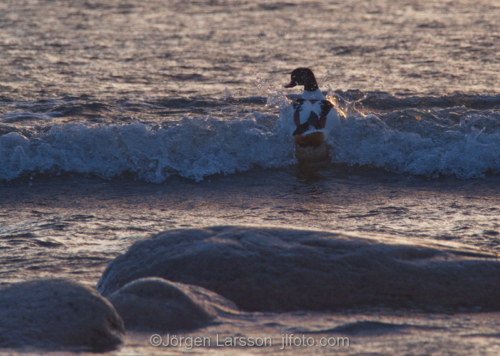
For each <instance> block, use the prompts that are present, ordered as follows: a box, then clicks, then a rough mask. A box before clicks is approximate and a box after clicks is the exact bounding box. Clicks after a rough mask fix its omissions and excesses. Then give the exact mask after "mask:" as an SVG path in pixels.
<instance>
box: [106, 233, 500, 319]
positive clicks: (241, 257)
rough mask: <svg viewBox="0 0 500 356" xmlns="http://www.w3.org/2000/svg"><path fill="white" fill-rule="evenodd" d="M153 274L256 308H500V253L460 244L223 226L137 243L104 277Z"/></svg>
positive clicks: (115, 283) (113, 284) (120, 281)
mask: <svg viewBox="0 0 500 356" xmlns="http://www.w3.org/2000/svg"><path fill="white" fill-rule="evenodd" d="M148 276H158V277H162V278H165V279H169V280H172V281H176V282H182V283H186V284H193V285H198V286H201V287H204V288H207V289H210V290H212V291H214V292H216V293H218V294H220V295H222V296H224V297H226V298H228V299H230V300H232V301H233V302H235V303H236V304H237V305H238V306H239V307H240V308H242V309H246V310H251V311H258V310H260V311H285V310H300V309H309V310H328V309H339V308H346V307H354V306H360V305H385V306H389V307H415V306H418V307H424V308H451V309H456V308H458V307H466V308H474V307H482V308H486V309H491V310H500V261H498V256H497V255H494V254H488V253H482V252H481V251H480V250H476V249H473V248H466V247H462V246H454V245H451V244H447V245H444V244H443V245H437V244H434V245H430V244H425V245H424V244H423V243H422V242H420V243H414V242H411V241H407V242H401V240H399V239H398V240H395V239H388V238H382V237H380V238H370V237H363V236H354V235H347V234H341V233H333V232H328V231H318V230H299V229H286V228H276V227H248V226H218V227H208V228H201V229H189V230H172V231H166V232H163V233H160V234H158V235H156V236H152V237H151V238H149V239H146V240H144V241H139V242H137V243H135V244H134V245H133V246H131V247H130V249H129V250H128V251H127V252H126V253H125V254H124V255H121V256H118V257H117V258H116V259H115V260H114V261H112V262H111V263H110V265H109V266H108V267H107V268H106V270H105V272H104V274H103V276H102V277H101V280H100V281H99V284H98V290H99V291H100V292H101V293H102V294H103V295H106V296H108V295H110V294H111V293H113V292H114V291H116V290H117V289H118V288H120V287H121V286H123V285H125V284H126V283H128V282H130V281H132V280H134V279H138V278H142V277H148Z"/></svg>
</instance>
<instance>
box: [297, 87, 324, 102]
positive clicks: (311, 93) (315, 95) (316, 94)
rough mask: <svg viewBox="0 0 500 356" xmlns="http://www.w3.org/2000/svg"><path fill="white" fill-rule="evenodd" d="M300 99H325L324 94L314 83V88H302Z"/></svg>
mask: <svg viewBox="0 0 500 356" xmlns="http://www.w3.org/2000/svg"><path fill="white" fill-rule="evenodd" d="M302 99H305V100H325V96H324V95H323V93H322V92H321V90H319V89H318V86H317V85H316V89H315V90H308V89H304V93H302Z"/></svg>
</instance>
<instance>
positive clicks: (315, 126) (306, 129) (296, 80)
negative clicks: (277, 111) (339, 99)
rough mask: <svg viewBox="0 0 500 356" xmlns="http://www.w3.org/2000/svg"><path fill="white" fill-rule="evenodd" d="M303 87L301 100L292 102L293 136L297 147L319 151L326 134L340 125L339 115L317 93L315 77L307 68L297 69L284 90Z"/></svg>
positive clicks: (317, 87) (318, 92)
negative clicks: (315, 148)
mask: <svg viewBox="0 0 500 356" xmlns="http://www.w3.org/2000/svg"><path fill="white" fill-rule="evenodd" d="M298 85H299V86H304V91H303V93H302V97H301V98H299V99H295V100H294V102H293V122H294V124H295V131H293V133H292V135H293V137H294V139H295V143H296V145H298V146H300V147H319V146H320V145H322V144H324V142H325V140H326V138H327V136H328V134H329V133H330V131H331V130H332V129H334V128H335V127H336V126H337V125H338V124H339V122H340V117H339V113H338V111H337V110H336V108H335V107H334V105H333V103H332V102H331V101H329V100H327V98H326V97H325V96H324V95H323V93H322V92H321V90H320V89H319V86H318V83H317V82H316V77H315V76H314V73H313V71H312V70H311V69H309V68H296V69H294V70H293V71H292V73H291V81H290V83H289V84H286V85H284V87H285V88H293V87H295V86H298Z"/></svg>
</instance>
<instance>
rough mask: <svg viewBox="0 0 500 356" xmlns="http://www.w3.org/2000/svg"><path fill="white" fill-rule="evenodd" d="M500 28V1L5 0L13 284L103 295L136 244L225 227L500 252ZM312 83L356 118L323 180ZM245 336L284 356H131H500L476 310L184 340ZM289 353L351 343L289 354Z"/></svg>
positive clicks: (294, 320) (255, 325)
mask: <svg viewBox="0 0 500 356" xmlns="http://www.w3.org/2000/svg"><path fill="white" fill-rule="evenodd" d="M499 15H500V7H499V6H498V4H496V2H495V1H493V0H490V1H486V0H485V1H479V2H472V1H465V0H463V1H454V2H449V3H443V2H442V1H426V2H419V1H414V0H408V1H384V0H377V1H370V2H366V1H344V2H341V1H327V2H313V1H289V2H269V1H248V2H247V1H206V2H204V1H202V2H197V1H168V2H161V1H148V2H136V1H102V2H98V1H71V2H66V1H4V2H3V3H2V4H0V48H1V49H2V55H1V56H0V66H1V68H2V70H1V72H0V179H1V180H2V183H0V197H1V198H0V217H1V219H0V283H2V284H6V283H11V282H20V281H24V280H29V279H34V278H41V277H48V276H50V277H53V276H56V277H63V278H69V279H73V280H75V281H79V282H82V283H86V284H89V285H92V286H93V285H95V284H96V282H97V280H98V279H99V277H100V275H101V273H102V271H103V270H104V268H105V267H106V265H107V264H108V263H109V261H110V260H112V259H113V258H114V257H116V256H117V255H119V254H121V253H124V252H125V251H126V249H127V248H128V247H129V246H130V245H131V244H132V243H133V242H135V241H137V240H139V239H141V238H144V237H145V236H149V235H150V234H152V233H156V232H159V231H163V230H166V229H171V228H183V227H186V228H187V227H197V226H204V225H214V224H216V225H227V224H254V225H263V224H267V225H278V226H294V227H306V228H321V229H328V230H340V231H349V232H353V233H356V232H358V233H364V234H372V235H379V234H382V235H385V236H389V237H392V238H395V239H398V238H403V237H404V238H410V239H411V238H427V239H432V240H434V241H448V242H449V241H451V242H457V243H462V244H466V245H470V246H475V247H479V248H482V249H484V250H486V251H489V252H496V251H498V249H499V246H500V243H499V242H500V240H499V234H500V221H499V217H498V216H499V214H498V213H499V211H498V209H499V208H498V207H499V205H500V204H499V203H500V201H499V200H500V194H499V193H500V191H499V190H500V188H499V183H500V182H499V177H498V173H499V172H500V156H499V155H498V152H500V150H499V149H500V143H499V142H500V121H499V117H500V115H499V113H498V107H499V106H500V96H499V94H498V93H499V90H498V85H497V82H498V80H497V73H498V72H499V71H500V64H499V62H498V60H497V57H498V53H500V42H499V41H498V38H499V35H500V32H499V24H498V21H497V20H498V18H499ZM298 66H309V67H311V68H312V69H314V71H315V73H316V75H317V78H318V81H319V84H320V86H321V87H322V89H324V90H325V91H326V92H327V93H328V95H330V97H331V98H332V99H333V100H335V101H337V103H338V105H339V106H341V107H342V108H343V109H344V110H345V112H346V113H347V117H346V119H345V121H344V122H343V125H342V128H341V129H340V130H338V131H336V132H335V133H333V134H332V135H331V137H330V138H329V143H330V146H331V161H329V162H325V163H322V164H318V165H314V166H308V167H302V166H298V165H297V163H296V161H295V160H294V157H293V145H292V144H291V142H290V140H289V132H288V131H287V127H286V118H287V116H286V115H283V114H282V115H280V110H285V112H286V107H287V105H288V104H287V100H288V99H287V98H286V97H285V96H284V94H289V93H291V94H297V93H299V91H298V90H296V91H293V90H292V91H289V92H286V93H285V92H284V89H282V88H281V85H282V84H285V83H287V82H288V80H289V73H290V71H291V70H292V69H294V68H295V67H298ZM377 323H379V324H377ZM346 325H347V326H346ZM349 325H351V327H349ZM337 327H338V329H335V328H337ZM342 327H344V328H342ZM332 330H334V331H332ZM335 330H336V331H335ZM339 330H340V331H339ZM240 334H241V335H244V336H247V337H250V336H254V337H267V336H269V337H271V338H272V339H273V346H269V347H262V348H251V349H250V348H248V347H217V346H214V342H213V341H212V345H211V347H200V348H194V349H192V350H187V349H186V348H185V347H184V348H183V347H170V348H168V349H166V348H164V347H159V348H154V347H153V346H151V345H150V342H149V337H150V335H141V334H131V335H129V336H128V339H127V340H128V341H127V344H126V345H125V346H124V348H123V349H122V351H117V352H115V353H112V354H165V353H166V352H168V353H179V354H182V353H187V352H190V354H192V353H194V354H220V353H223V354H249V353H252V354H253V353H255V354H266V353H267V354H269V353H271V354H280V353H283V354H285V353H287V354H289V353H292V354H304V352H305V350H306V351H307V354H332V353H335V354H339V355H342V354H345V355H349V354H367V353H370V352H372V353H373V354H376V355H378V354H381V355H385V354H388V355H401V354H409V355H415V354H435V355H466V354H467V355H471V354H472V355H475V354H484V355H496V354H498V352H499V350H498V349H499V348H500V342H499V334H498V314H497V313H470V312H464V311H461V310H457V313H456V314H444V313H443V314H428V313H424V312H419V311H397V312H395V311H392V310H386V309H380V310H378V309H377V310H374V309H368V310H349V311H345V312H344V313H330V312H328V311H325V312H324V313H309V312H300V313H287V314H248V315H247V316H245V317H241V318H240V319H238V320H228V321H227V322H226V323H222V324H220V325H217V326H213V327H209V328H206V329H201V330H196V331H194V332H192V333H189V334H185V335H184V336H190V335H191V336H200V337H205V336H208V337H211V338H212V339H213V338H216V337H217V335H219V336H221V337H222V336H235V335H240ZM284 334H286V335H290V334H294V335H298V336H302V335H307V336H308V337H309V336H312V337H314V338H316V339H317V340H319V339H320V338H321V337H337V336H347V337H349V339H350V345H349V347H345V348H341V347H338V348H334V349H333V350H332V349H331V348H325V347H307V348H305V349H304V348H303V347H299V346H295V347H288V348H284V349H283V350H282V347H283V345H282V343H280V342H281V340H282V337H283V335H284Z"/></svg>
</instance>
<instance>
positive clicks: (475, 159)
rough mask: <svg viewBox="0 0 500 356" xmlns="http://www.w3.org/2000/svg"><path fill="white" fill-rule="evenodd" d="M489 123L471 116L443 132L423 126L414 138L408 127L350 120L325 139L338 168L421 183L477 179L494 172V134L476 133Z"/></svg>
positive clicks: (499, 158)
mask: <svg viewBox="0 0 500 356" xmlns="http://www.w3.org/2000/svg"><path fill="white" fill-rule="evenodd" d="M489 120H490V118H489V117H486V116H481V115H472V116H470V117H466V118H465V119H462V121H461V122H460V124H458V125H449V126H448V127H446V128H443V123H442V122H439V121H438V122H435V123H429V122H426V123H425V124H426V125H427V126H428V127H427V128H426V129H425V130H422V131H424V132H418V131H417V132H415V130H413V129H411V125H412V123H408V124H407V125H406V126H408V127H405V125H404V124H403V125H402V128H398V129H395V128H391V127H390V126H389V125H387V124H386V123H385V122H384V121H382V120H381V119H380V118H379V117H377V116H375V115H367V116H364V117H363V116H362V115H356V116H350V117H348V118H347V119H346V120H345V122H344V124H343V125H342V126H341V128H340V130H338V131H336V132H334V133H332V134H331V135H330V137H329V144H330V145H331V146H332V147H333V148H334V149H333V150H332V152H333V156H334V157H333V160H334V161H335V162H338V163H340V162H342V163H348V164H350V165H354V164H359V165H371V166H375V167H380V168H384V169H386V170H388V171H391V172H397V173H409V174H412V175H423V176H427V177H436V176H439V175H452V176H456V177H458V178H461V179H470V178H478V177H483V176H484V175H485V174H486V173H498V172H500V155H499V154H498V152H500V128H496V129H492V130H488V131H487V130H485V129H478V128H477V125H478V123H481V122H484V123H486V122H487V121H489ZM497 125H498V124H497ZM421 126H423V123H422V125H421ZM429 126H430V127H429ZM405 129H406V130H405Z"/></svg>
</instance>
